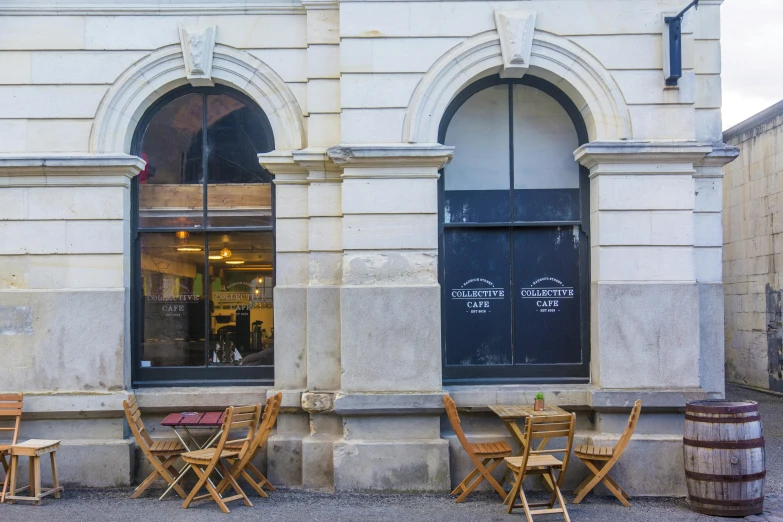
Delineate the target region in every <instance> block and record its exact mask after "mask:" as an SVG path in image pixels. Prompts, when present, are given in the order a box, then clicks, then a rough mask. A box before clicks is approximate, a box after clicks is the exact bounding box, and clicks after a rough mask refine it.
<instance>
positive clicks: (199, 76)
mask: <svg viewBox="0 0 783 522" xmlns="http://www.w3.org/2000/svg"><path fill="white" fill-rule="evenodd" d="M216 32H217V26H216V25H209V26H193V27H185V26H180V27H179V41H180V43H181V44H182V56H183V57H184V59H185V73H186V75H187V78H188V81H189V82H190V84H191V85H192V86H193V87H205V86H209V87H212V86H214V85H215V82H214V80H213V79H212V54H213V51H214V50H215V33H216Z"/></svg>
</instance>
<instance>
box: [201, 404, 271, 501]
mask: <svg viewBox="0 0 783 522" xmlns="http://www.w3.org/2000/svg"><path fill="white" fill-rule="evenodd" d="M282 401H283V393H282V392H278V393H277V394H276V395H273V396H272V397H269V399H267V401H266V406H265V407H264V414H263V415H262V417H261V423H260V424H259V426H258V430H256V434H255V436H254V437H253V439H252V440H251V442H250V447H249V449H248V451H247V452H245V455H244V456H243V457H242V458H228V459H227V460H228V461H229V462H230V463H231V475H232V476H233V477H234V478H235V479H238V478H239V477H240V476H241V477H242V478H244V479H245V480H246V481H247V483H248V484H250V487H251V488H253V489H254V490H255V492H256V493H258V496H260V497H263V498H267V497H268V496H269V495H267V494H266V491H264V488H266V489H268V490H269V491H275V487H274V486H273V485H272V483H271V482H269V480H267V478H266V477H265V476H264V474H263V473H261V472H260V471H259V470H258V468H256V467H255V466H254V465H253V460H254V459H255V458H256V455H257V454H258V452H259V450H260V449H261V448H263V447H264V444H266V441H267V439H269V435H270V434H271V433H272V428H273V427H274V425H275V422H276V421H277V414H278V413H279V412H280V403H281V402H282ZM226 447H227V448H229V449H238V448H237V443H234V444H232V445H228V444H227V445H226ZM248 471H249V472H248ZM250 473H252V474H254V475H255V478H253V477H252V476H250ZM228 485H229V484H228V481H227V480H226V479H225V478H223V480H222V481H221V482H220V484H218V487H217V490H218V492H220V493H222V492H223V490H225V489H226V488H227V487H228Z"/></svg>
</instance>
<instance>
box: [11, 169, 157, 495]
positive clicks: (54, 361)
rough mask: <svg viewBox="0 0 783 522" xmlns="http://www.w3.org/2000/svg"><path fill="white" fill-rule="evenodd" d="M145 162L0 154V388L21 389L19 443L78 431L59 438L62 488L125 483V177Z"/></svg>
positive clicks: (127, 273)
mask: <svg viewBox="0 0 783 522" xmlns="http://www.w3.org/2000/svg"><path fill="white" fill-rule="evenodd" d="M143 166H144V162H143V161H142V160H141V159H139V158H137V157H135V156H129V155H126V154H41V155H38V156H35V157H34V156H31V155H14V154H0V368H2V370H0V372H1V373H2V377H0V393H2V392H18V391H21V392H24V393H25V403H24V417H25V420H24V422H23V423H22V428H21V433H20V437H22V438H24V439H30V438H47V437H49V438H52V437H53V433H52V432H51V427H52V423H53V422H54V423H55V424H56V425H57V426H68V425H69V424H70V425H71V427H72V426H75V425H77V424H78V429H77V430H70V431H69V430H66V431H63V432H62V433H61V434H60V435H57V438H58V439H62V446H61V448H60V451H58V455H57V456H58V460H59V465H60V467H61V469H62V475H61V477H60V478H61V480H63V481H66V482H68V481H70V482H78V483H80V484H83V485H88V486H89V485H101V486H105V485H107V484H108V485H127V484H129V483H130V479H131V473H132V469H131V462H132V449H131V446H130V441H128V440H126V439H125V434H124V430H125V428H124V425H125V421H124V417H123V413H122V400H123V399H124V398H127V392H126V391H124V390H126V389H129V388H130V348H129V346H130V331H129V330H130V329H129V324H130V292H129V290H128V289H129V285H130V211H131V205H130V182H131V178H133V176H135V175H137V174H138V173H139V171H140V169H141V168H143ZM55 419H56V420H55ZM96 456H97V458H96Z"/></svg>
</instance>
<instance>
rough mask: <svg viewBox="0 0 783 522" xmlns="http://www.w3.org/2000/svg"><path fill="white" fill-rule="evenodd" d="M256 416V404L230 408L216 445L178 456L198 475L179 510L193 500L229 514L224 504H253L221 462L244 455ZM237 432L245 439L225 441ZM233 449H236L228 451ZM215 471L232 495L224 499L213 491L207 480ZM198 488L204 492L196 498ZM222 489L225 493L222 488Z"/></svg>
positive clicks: (250, 438)
mask: <svg viewBox="0 0 783 522" xmlns="http://www.w3.org/2000/svg"><path fill="white" fill-rule="evenodd" d="M260 415H261V405H260V404H256V405H255V406H242V407H239V408H235V407H233V406H230V407H229V408H228V409H227V410H226V420H225V421H224V423H223V433H222V434H221V436H220V440H219V441H218V443H217V446H215V447H211V448H205V449H201V450H196V451H189V452H187V453H183V454H182V460H184V461H185V462H186V463H188V464H190V465H191V466H192V468H191V469H193V471H194V472H195V473H196V475H198V482H196V485H195V486H193V489H192V490H191V492H190V494H189V495H188V497H187V498H186V499H185V501H184V502H183V503H182V508H183V509H187V508H188V506H190V504H191V503H192V502H193V501H194V500H201V499H205V498H211V499H212V500H214V501H215V502H216V503H217V505H218V507H220V510H221V511H223V513H228V512H229V510H228V507H227V506H226V502H231V501H234V500H239V499H242V501H243V502H244V503H245V505H246V506H248V507H251V506H252V505H253V504H252V503H251V502H250V499H249V498H247V495H245V492H244V491H242V488H240V487H239V484H238V483H237V481H236V479H235V478H234V476H233V475H232V474H231V473H230V471H229V469H228V468H227V467H226V465H225V464H224V462H223V459H240V460H241V459H242V458H243V457H244V456H245V454H246V453H247V451H248V449H249V448H250V442H251V440H252V439H253V437H254V435H255V432H256V428H257V427H258V421H259V417H260ZM239 429H246V432H245V436H244V437H242V438H239V439H231V440H229V437H230V436H231V432H232V431H235V430H239ZM226 446H228V447H226ZM237 447H238V449H229V448H237ZM216 469H218V470H219V471H220V474H221V475H222V476H223V479H224V480H227V481H228V484H229V485H230V486H231V487H232V488H233V489H234V491H235V492H236V493H237V494H236V495H234V496H231V497H228V498H224V497H223V496H222V495H221V493H219V492H218V490H217V488H215V486H214V485H213V484H212V482H211V481H210V480H209V476H210V475H211V474H212V472H213V471H215V470H216ZM202 487H206V488H207V492H208V493H207V494H205V495H201V496H196V495H197V494H198V492H199V491H200V490H201V488H202ZM223 489H224V490H225V488H223Z"/></svg>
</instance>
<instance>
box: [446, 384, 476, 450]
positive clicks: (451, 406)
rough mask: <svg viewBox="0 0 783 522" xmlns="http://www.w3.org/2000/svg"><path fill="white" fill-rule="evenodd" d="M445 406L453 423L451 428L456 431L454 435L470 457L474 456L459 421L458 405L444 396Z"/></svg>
mask: <svg viewBox="0 0 783 522" xmlns="http://www.w3.org/2000/svg"><path fill="white" fill-rule="evenodd" d="M443 404H444V405H445V406H446V415H447V416H448V418H449V422H450V423H451V428H452V429H453V430H454V434H455V435H456V436H457V440H459V443H460V444H462V448H463V449H464V450H465V451H467V452H468V455H472V454H473V450H472V448H471V447H470V443H469V442H468V438H467V437H465V432H464V431H462V422H461V421H460V420H459V413H457V405H456V404H455V403H454V400H452V398H451V397H449V396H448V395H443Z"/></svg>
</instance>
